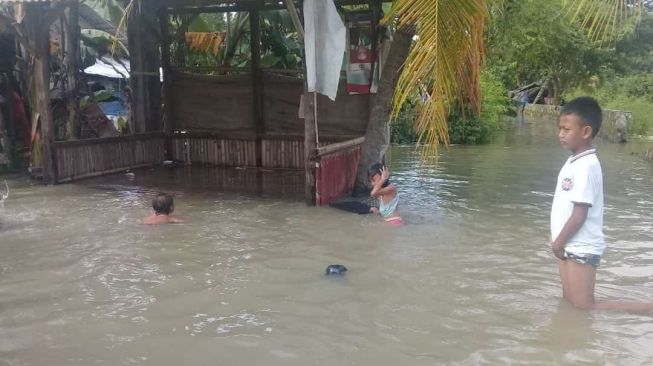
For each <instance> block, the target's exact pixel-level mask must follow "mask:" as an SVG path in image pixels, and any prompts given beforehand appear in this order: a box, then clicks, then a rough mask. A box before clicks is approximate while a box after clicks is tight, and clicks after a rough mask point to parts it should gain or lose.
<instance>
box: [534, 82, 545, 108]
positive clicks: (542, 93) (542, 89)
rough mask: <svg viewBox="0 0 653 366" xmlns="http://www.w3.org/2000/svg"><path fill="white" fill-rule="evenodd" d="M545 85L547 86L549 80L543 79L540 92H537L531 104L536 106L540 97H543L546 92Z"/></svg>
mask: <svg viewBox="0 0 653 366" xmlns="http://www.w3.org/2000/svg"><path fill="white" fill-rule="evenodd" d="M547 85H549V79H544V82H543V83H542V85H540V91H539V92H537V96H535V100H533V104H537V102H539V101H540V99H541V98H542V95H544V90H546V88H547Z"/></svg>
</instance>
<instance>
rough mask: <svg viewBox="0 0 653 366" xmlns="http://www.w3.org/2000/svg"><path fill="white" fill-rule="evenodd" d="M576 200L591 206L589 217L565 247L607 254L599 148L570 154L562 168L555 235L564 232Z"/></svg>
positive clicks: (576, 251)
mask: <svg viewBox="0 0 653 366" xmlns="http://www.w3.org/2000/svg"><path fill="white" fill-rule="evenodd" d="M574 203H582V204H587V205H589V206H590V207H589V210H588V212H587V219H586V220H585V222H584V223H583V225H582V226H581V227H580V229H579V230H578V232H577V233H576V234H575V235H574V236H573V237H572V238H571V239H569V241H568V242H567V244H566V245H565V250H566V251H568V252H571V253H574V254H596V255H603V251H604V250H605V241H604V238H603V172H602V171H601V163H599V159H598V158H597V157H596V149H590V150H586V151H584V152H582V153H580V154H578V155H576V156H572V157H570V158H569V159H568V160H567V162H566V163H565V165H564V166H563V167H562V169H560V174H559V175H558V185H557V186H556V191H555V196H554V197H553V205H552V207H551V238H552V239H553V240H555V238H556V237H557V236H558V235H559V234H560V232H561V231H562V228H563V227H564V226H565V224H566V223H567V220H569V217H571V213H572V211H573V209H574Z"/></svg>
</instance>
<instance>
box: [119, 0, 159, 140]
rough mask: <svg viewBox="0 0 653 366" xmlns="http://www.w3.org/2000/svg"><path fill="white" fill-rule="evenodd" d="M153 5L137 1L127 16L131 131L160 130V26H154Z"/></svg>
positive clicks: (155, 12) (155, 14)
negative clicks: (131, 102)
mask: <svg viewBox="0 0 653 366" xmlns="http://www.w3.org/2000/svg"><path fill="white" fill-rule="evenodd" d="M155 6H156V4H155V3H154V2H150V1H139V2H137V3H136V7H135V8H134V9H133V10H132V12H131V15H130V16H129V19H128V20H127V21H128V26H127V33H128V40H129V59H130V66H131V70H130V81H131V88H132V97H133V104H134V106H133V111H134V130H135V131H134V132H136V133H143V132H154V131H161V130H162V129H163V125H162V123H161V82H160V74H159V67H160V62H161V55H160V53H159V45H160V40H159V34H158V33H159V29H157V28H158V27H155V24H156V23H157V21H156V17H157V14H158V12H157V11H156V8H155Z"/></svg>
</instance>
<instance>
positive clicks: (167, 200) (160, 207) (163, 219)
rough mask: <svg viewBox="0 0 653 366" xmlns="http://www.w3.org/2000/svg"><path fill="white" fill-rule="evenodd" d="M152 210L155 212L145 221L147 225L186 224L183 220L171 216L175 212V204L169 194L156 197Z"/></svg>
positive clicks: (160, 194)
mask: <svg viewBox="0 0 653 366" xmlns="http://www.w3.org/2000/svg"><path fill="white" fill-rule="evenodd" d="M152 208H153V209H154V212H153V213H152V214H150V215H148V216H147V217H145V218H144V219H143V223H144V224H145V225H158V224H167V223H180V222H184V220H183V219H180V218H178V217H175V216H172V215H170V214H171V213H172V211H174V210H175V203H174V201H173V199H172V196H171V195H169V194H165V193H159V194H158V195H156V197H154V200H152Z"/></svg>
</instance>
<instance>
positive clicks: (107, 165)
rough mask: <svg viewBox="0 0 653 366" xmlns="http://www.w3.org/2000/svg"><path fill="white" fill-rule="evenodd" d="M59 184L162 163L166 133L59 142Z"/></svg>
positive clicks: (57, 145) (57, 151)
mask: <svg viewBox="0 0 653 366" xmlns="http://www.w3.org/2000/svg"><path fill="white" fill-rule="evenodd" d="M54 147H55V154H56V155H55V156H56V164H57V166H56V171H57V175H56V177H57V182H58V183H64V182H69V181H73V180H77V179H82V178H89V177H94V176H98V175H103V174H111V173H116V172H120V171H123V170H126V169H134V168H139V167H144V166H150V165H152V164H155V163H159V162H161V161H162V160H163V159H164V156H165V136H164V135H163V134H142V135H133V136H124V137H110V138H101V139H89V140H77V141H60V142H56V143H55V144H54Z"/></svg>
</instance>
